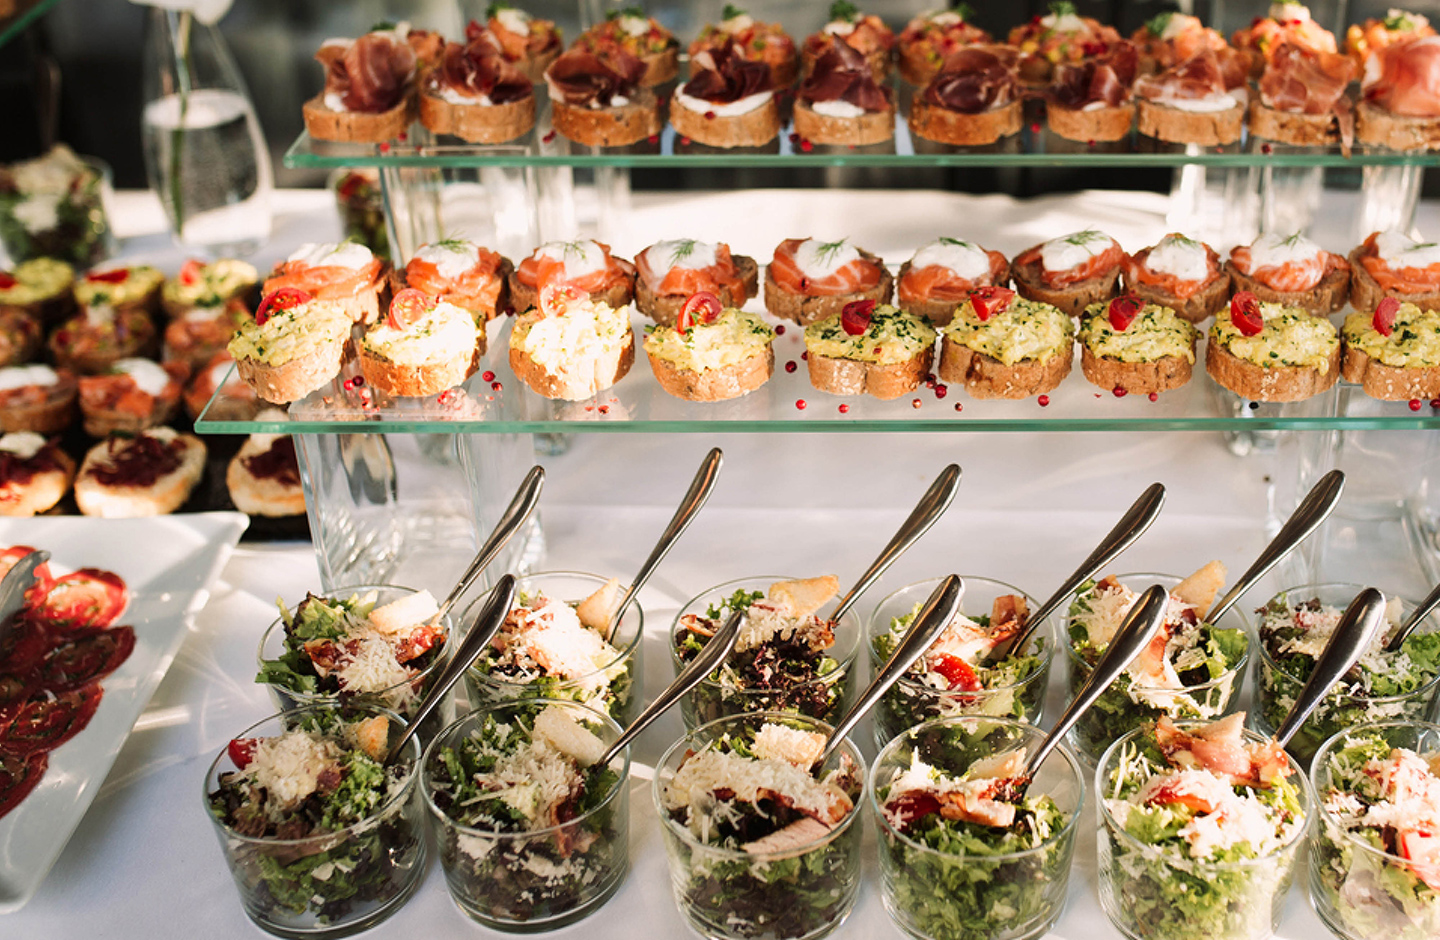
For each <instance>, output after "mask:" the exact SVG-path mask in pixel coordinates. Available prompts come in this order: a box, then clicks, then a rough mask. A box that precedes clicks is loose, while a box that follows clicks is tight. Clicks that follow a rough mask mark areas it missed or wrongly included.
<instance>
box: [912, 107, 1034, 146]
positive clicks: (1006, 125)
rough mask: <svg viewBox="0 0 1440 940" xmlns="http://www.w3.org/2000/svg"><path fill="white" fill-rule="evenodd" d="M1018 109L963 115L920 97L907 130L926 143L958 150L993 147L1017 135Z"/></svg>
mask: <svg viewBox="0 0 1440 940" xmlns="http://www.w3.org/2000/svg"><path fill="white" fill-rule="evenodd" d="M1021 112H1022V108H1021V103H1020V102H1019V101H1012V102H1010V103H1009V104H1007V105H1004V106H1002V107H999V108H996V109H994V110H992V111H982V112H981V113H979V114H966V113H965V112H963V111H951V110H950V109H949V108H942V107H939V106H938V105H933V104H930V103H929V102H927V101H925V100H924V97H923V96H921V95H916V96H915V101H914V103H913V104H912V105H911V106H910V120H909V124H910V130H911V132H912V133H915V134H918V135H919V136H921V137H923V138H925V139H926V140H933V141H935V142H936V143H940V144H952V145H955V146H959V147H975V146H981V145H984V144H993V143H995V141H997V140H999V139H1000V138H1001V137H1009V136H1010V135H1011V134H1018V133H1020V125H1021V118H1022V113H1021Z"/></svg>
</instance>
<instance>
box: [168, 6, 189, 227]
mask: <svg viewBox="0 0 1440 940" xmlns="http://www.w3.org/2000/svg"><path fill="white" fill-rule="evenodd" d="M172 15H176V16H178V20H177V21H176V23H175V79H176V84H177V86H178V87H177V88H176V92H177V94H178V96H179V98H180V115H179V120H178V121H177V122H176V125H175V129H174V130H172V131H171V132H170V205H171V206H172V208H173V210H174V213H175V235H176V237H177V238H178V237H180V236H181V235H183V234H184V231H185V196H184V186H183V185H182V181H181V163H182V162H183V158H184V148H185V112H186V111H187V110H188V109H189V107H190V23H191V18H192V17H191V13H190V11H189V10H181V11H180V12H179V13H178V14H172Z"/></svg>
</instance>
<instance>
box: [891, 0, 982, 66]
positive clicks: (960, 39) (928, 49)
mask: <svg viewBox="0 0 1440 940" xmlns="http://www.w3.org/2000/svg"><path fill="white" fill-rule="evenodd" d="M971 12H972V11H971V10H970V8H969V6H968V5H967V4H963V3H962V4H960V6H959V7H958V8H956V9H954V10H938V11H934V12H930V13H921V14H920V15H919V16H917V17H915V18H914V19H913V20H911V21H910V22H909V23H908V24H906V26H905V29H904V30H902V31H901V33H900V38H899V40H898V43H897V51H898V52H899V57H900V77H901V78H903V79H905V81H907V82H909V83H910V84H912V85H917V86H919V85H927V84H929V83H930V79H932V78H934V77H935V74H936V73H937V72H939V71H940V66H941V64H943V63H944V61H945V60H946V59H948V58H949V57H950V56H951V55H952V54H953V53H955V52H957V51H959V49H960V47H961V46H971V45H977V44H981V43H989V42H991V38H990V34H989V33H987V32H985V30H983V29H981V28H980V27H978V26H972V25H971V24H969V23H967V22H966V21H965V20H966V17H968V16H969V15H970V14H971Z"/></svg>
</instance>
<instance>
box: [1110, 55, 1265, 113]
mask: <svg viewBox="0 0 1440 940" xmlns="http://www.w3.org/2000/svg"><path fill="white" fill-rule="evenodd" d="M1227 51H1228V52H1233V51H1234V50H1227ZM1244 85H1245V71H1244V62H1243V61H1242V60H1240V59H1238V58H1236V57H1235V56H1233V55H1227V54H1225V53H1215V52H1212V51H1211V50H1209V49H1206V50H1205V51H1203V52H1201V53H1200V54H1199V55H1197V56H1195V57H1193V58H1190V59H1187V60H1186V61H1184V62H1181V63H1180V64H1179V65H1177V66H1175V67H1174V68H1171V69H1166V70H1165V71H1163V72H1161V73H1160V74H1158V75H1147V76H1144V77H1142V78H1141V79H1140V80H1139V81H1137V82H1136V83H1135V94H1137V95H1139V96H1140V97H1142V98H1147V99H1150V100H1151V101H1157V100H1162V99H1167V98H1168V99H1181V100H1192V101H1198V100H1200V99H1203V98H1209V97H1211V96H1213V95H1223V94H1225V93H1227V92H1229V91H1230V90H1231V89H1234V88H1241V87H1244Z"/></svg>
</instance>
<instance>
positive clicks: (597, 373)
mask: <svg viewBox="0 0 1440 940" xmlns="http://www.w3.org/2000/svg"><path fill="white" fill-rule="evenodd" d="M527 318H528V319H529V321H530V322H531V323H533V322H535V321H536V320H539V319H540V312H539V311H538V310H532V311H530V312H529V313H526V314H522V315H521V316H520V317H519V318H518V319H517V320H516V321H515V326H514V328H513V330H519V329H522V328H525V327H524V326H522V324H525V321H526V320H527ZM527 326H528V325H527ZM513 330H512V334H511V335H512V337H513V335H514V333H513ZM634 363H635V332H634V330H626V333H625V340H624V342H623V343H622V344H621V345H620V346H619V347H617V348H616V349H615V350H614V351H613V352H611V353H607V354H604V355H600V356H594V357H588V358H572V359H568V360H566V361H564V362H561V363H559V364H558V365H557V366H556V367H555V368H553V369H550V368H547V367H546V366H543V365H541V364H540V363H538V362H536V361H535V360H534V359H532V358H530V356H529V355H528V354H527V353H525V352H524V351H523V350H519V349H516V348H515V347H514V345H513V343H512V345H511V347H510V368H511V369H512V370H514V372H515V375H516V376H517V377H518V378H519V379H520V381H522V382H524V383H525V384H526V385H528V386H529V387H530V389H531V390H532V391H534V392H535V393H536V394H537V395H543V396H544V397H546V398H558V399H563V400H565V401H584V400H585V399H587V398H591V397H593V396H594V395H596V394H598V393H599V392H602V391H604V390H605V389H607V388H609V387H610V386H612V385H614V384H615V383H616V382H618V381H620V380H621V379H623V378H624V377H625V374H626V373H627V372H629V371H630V367H631V366H632V365H634Z"/></svg>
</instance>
